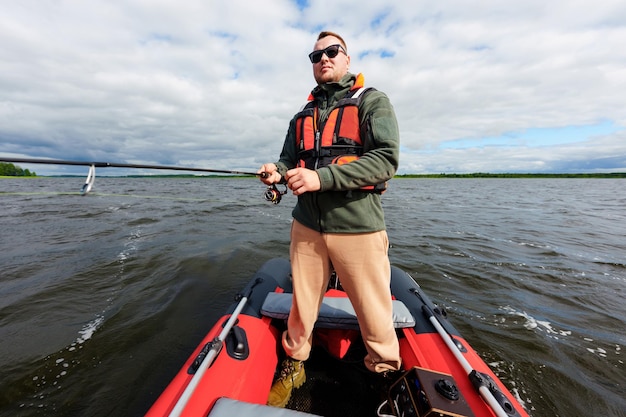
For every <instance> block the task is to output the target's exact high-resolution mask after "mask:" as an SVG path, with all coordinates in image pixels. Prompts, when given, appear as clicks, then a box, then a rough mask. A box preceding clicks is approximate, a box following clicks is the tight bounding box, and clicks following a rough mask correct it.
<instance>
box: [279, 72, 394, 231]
mask: <svg viewBox="0 0 626 417" xmlns="http://www.w3.org/2000/svg"><path fill="white" fill-rule="evenodd" d="M355 80H356V75H354V74H350V73H348V74H346V75H345V76H344V77H343V78H342V79H341V80H340V81H339V82H336V83H327V84H323V85H318V86H317V87H316V88H315V89H314V90H313V92H312V95H313V97H314V100H315V102H316V104H317V106H318V109H319V121H318V126H321V125H323V123H324V122H325V121H326V119H327V117H328V115H329V114H330V112H331V110H332V109H333V107H334V106H335V104H336V103H337V101H339V100H340V99H341V98H343V97H344V96H345V95H346V93H348V91H349V90H350V88H351V87H352V86H353V85H354V82H355ZM359 119H360V123H361V127H362V128H361V134H363V135H365V136H366V137H365V138H361V139H362V140H363V145H364V149H363V155H362V156H361V158H359V159H358V160H357V161H354V162H351V163H349V164H343V165H329V166H326V167H322V168H319V169H317V174H318V175H319V178H320V183H321V189H320V191H317V192H309V193H304V194H302V195H300V196H298V203H297V204H296V207H295V208H294V210H293V213H292V214H293V217H294V218H295V219H296V220H297V221H299V222H300V223H302V224H303V225H305V226H306V227H309V228H311V229H314V230H317V231H320V232H324V233H364V232H375V231H380V230H385V219H384V214H383V208H382V205H381V196H380V194H376V193H370V192H365V191H359V190H358V189H359V188H360V187H363V186H367V185H374V184H378V183H382V182H385V181H387V180H389V179H391V178H392V177H393V175H394V174H395V172H396V170H397V169H398V157H399V147H400V139H399V132H398V123H397V121H396V116H395V113H394V110H393V107H392V106H391V103H390V102H389V99H388V98H387V96H386V95H385V94H384V93H382V92H380V91H377V90H373V91H369V92H367V94H365V96H364V97H363V99H362V101H361V105H360V109H359ZM364 126H369V127H368V128H364ZM365 132H369V134H366V133H365ZM298 161H299V159H298V148H297V146H296V134H295V117H294V118H293V119H292V120H291V122H290V124H289V130H288V132H287V136H286V138H285V143H284V144H283V150H282V152H281V154H280V159H279V161H278V162H277V163H276V166H277V167H278V172H279V173H280V174H281V175H282V176H283V177H284V175H285V173H286V172H287V170H289V169H292V168H295V167H296V165H297V163H298Z"/></svg>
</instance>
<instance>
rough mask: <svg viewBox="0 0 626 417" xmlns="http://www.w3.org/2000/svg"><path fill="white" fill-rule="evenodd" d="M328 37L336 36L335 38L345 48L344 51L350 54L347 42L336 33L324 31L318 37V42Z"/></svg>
mask: <svg viewBox="0 0 626 417" xmlns="http://www.w3.org/2000/svg"><path fill="white" fill-rule="evenodd" d="M327 36H334V37H335V38H337V39H339V42H341V46H343V49H344V50H345V51H346V52H348V47H347V46H346V42H345V41H344V40H343V38H342V37H341V36H340V35H339V34H337V33H335V32H331V31H329V30H324V31H322V32H320V34H319V35H318V36H317V40H318V41H319V40H320V39H322V38H325V37H327Z"/></svg>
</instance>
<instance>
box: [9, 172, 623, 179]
mask: <svg viewBox="0 0 626 417" xmlns="http://www.w3.org/2000/svg"><path fill="white" fill-rule="evenodd" d="M16 178H22V179H34V178H84V175H38V176H0V179H16ZM99 178H199V179H202V178H254V176H252V175H185V174H183V175H120V176H115V175H107V176H100V177H99ZM403 178H626V172H607V173H573V174H556V173H488V172H476V173H470V174H446V173H441V174H401V175H396V176H394V179H403Z"/></svg>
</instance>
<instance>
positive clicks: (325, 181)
mask: <svg viewBox="0 0 626 417" xmlns="http://www.w3.org/2000/svg"><path fill="white" fill-rule="evenodd" d="M315 172H317V176H318V177H320V191H328V190H330V189H332V187H333V173H332V171H331V170H330V169H328V168H326V167H324V168H320V169H318V170H316V171H315Z"/></svg>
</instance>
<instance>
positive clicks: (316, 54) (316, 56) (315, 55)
mask: <svg viewBox="0 0 626 417" xmlns="http://www.w3.org/2000/svg"><path fill="white" fill-rule="evenodd" d="M339 48H341V49H342V50H343V53H344V54H345V53H346V50H345V49H344V47H343V46H341V45H339V44H336V45H330V46H327V47H326V48H324V49H319V50H317V51H313V52H311V53H310V54H309V59H310V60H311V63H313V64H317V63H318V62H320V61H321V60H322V55H324V54H326V56H327V57H329V58H331V59H332V58H334V57H336V56H337V55H339Z"/></svg>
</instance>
